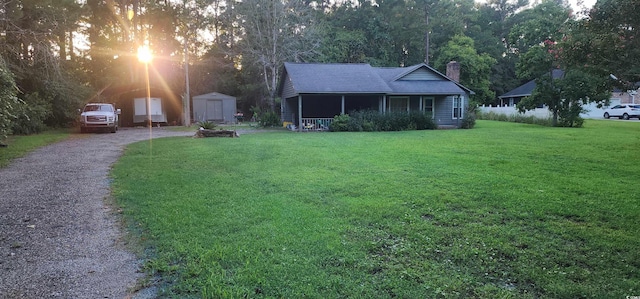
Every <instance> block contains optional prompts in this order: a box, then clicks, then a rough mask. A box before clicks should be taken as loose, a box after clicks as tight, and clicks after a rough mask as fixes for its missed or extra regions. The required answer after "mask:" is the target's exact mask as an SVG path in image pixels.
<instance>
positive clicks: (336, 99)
mask: <svg viewBox="0 0 640 299" xmlns="http://www.w3.org/2000/svg"><path fill="white" fill-rule="evenodd" d="M446 99H447V96H442V95H439V96H435V95H405V96H395V95H394V96H389V95H380V94H371V95H304V94H303V95H298V96H297V97H291V98H287V99H284V101H283V103H282V108H281V109H282V111H281V112H282V121H283V122H287V123H291V124H293V125H295V127H296V129H297V130H299V131H325V130H328V129H329V125H330V124H331V122H332V121H333V117H334V116H336V115H340V114H349V113H352V112H354V111H363V110H375V111H379V112H380V113H389V112H407V113H408V112H411V111H420V112H423V113H430V114H431V115H432V117H433V118H434V120H436V119H435V115H436V113H435V112H436V110H437V109H438V108H439V109H442V110H443V111H445V110H444V109H446V107H444V106H445V105H446V103H447V101H446ZM449 109H451V108H449ZM449 111H450V110H449Z"/></svg>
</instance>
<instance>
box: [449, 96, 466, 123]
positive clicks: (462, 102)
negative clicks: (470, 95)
mask: <svg viewBox="0 0 640 299" xmlns="http://www.w3.org/2000/svg"><path fill="white" fill-rule="evenodd" d="M452 97H453V100H452V105H451V118H452V119H463V118H464V109H463V107H464V96H452ZM458 98H459V99H460V101H459V102H458ZM456 104H459V105H460V107H456ZM456 108H460V115H459V116H458V117H456Z"/></svg>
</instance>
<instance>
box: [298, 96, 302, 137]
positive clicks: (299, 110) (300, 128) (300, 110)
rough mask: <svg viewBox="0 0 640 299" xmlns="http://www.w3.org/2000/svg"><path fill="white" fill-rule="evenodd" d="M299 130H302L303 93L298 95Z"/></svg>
mask: <svg viewBox="0 0 640 299" xmlns="http://www.w3.org/2000/svg"><path fill="white" fill-rule="evenodd" d="M298 131H299V132H302V95H298Z"/></svg>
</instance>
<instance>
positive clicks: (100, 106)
mask: <svg viewBox="0 0 640 299" xmlns="http://www.w3.org/2000/svg"><path fill="white" fill-rule="evenodd" d="M120 112H121V111H120V109H116V108H115V106H114V105H113V104H109V103H89V104H86V105H85V106H84V109H82V111H81V113H80V132H81V133H86V132H88V131H89V130H93V129H99V130H109V131H110V132H111V133H115V132H116V131H118V115H119V114H120Z"/></svg>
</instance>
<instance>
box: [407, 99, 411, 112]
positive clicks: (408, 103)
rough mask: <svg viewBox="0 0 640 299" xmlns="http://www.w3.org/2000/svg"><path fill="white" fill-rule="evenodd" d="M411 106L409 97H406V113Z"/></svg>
mask: <svg viewBox="0 0 640 299" xmlns="http://www.w3.org/2000/svg"><path fill="white" fill-rule="evenodd" d="M410 108H411V97H407V113H408V112H409V110H410Z"/></svg>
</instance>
